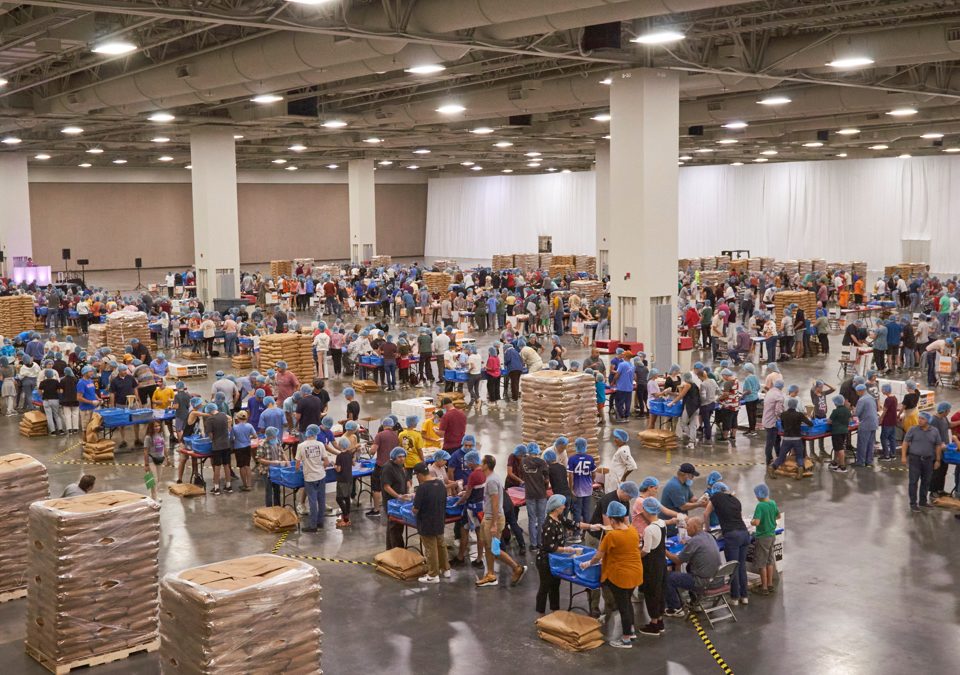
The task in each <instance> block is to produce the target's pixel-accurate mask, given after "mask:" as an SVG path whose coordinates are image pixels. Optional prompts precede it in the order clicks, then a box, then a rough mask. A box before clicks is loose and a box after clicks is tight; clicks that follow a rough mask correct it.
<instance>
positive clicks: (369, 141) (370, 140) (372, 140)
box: [363, 136, 383, 145]
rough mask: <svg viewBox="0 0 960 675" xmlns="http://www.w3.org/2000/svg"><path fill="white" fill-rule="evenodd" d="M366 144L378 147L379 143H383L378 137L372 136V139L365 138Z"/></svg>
mask: <svg viewBox="0 0 960 675" xmlns="http://www.w3.org/2000/svg"><path fill="white" fill-rule="evenodd" d="M363 142H364V143H369V144H370V145H376V144H377V143H383V139H382V138H377V137H376V136H371V137H370V138H364V139H363Z"/></svg>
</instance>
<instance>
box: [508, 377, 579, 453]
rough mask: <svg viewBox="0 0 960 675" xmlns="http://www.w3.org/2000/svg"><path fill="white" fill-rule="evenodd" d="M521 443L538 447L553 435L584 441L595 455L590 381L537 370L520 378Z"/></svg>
mask: <svg viewBox="0 0 960 675" xmlns="http://www.w3.org/2000/svg"><path fill="white" fill-rule="evenodd" d="M520 410H521V415H522V425H521V426H522V435H523V441H524V442H529V441H536V442H537V443H539V444H540V445H541V446H542V447H546V446H547V445H550V444H551V443H553V442H554V441H555V440H556V438H557V436H566V437H567V438H570V439H574V438H577V437H578V436H582V437H583V438H586V439H587V447H588V449H589V452H590V454H592V455H596V454H597V447H598V445H597V404H596V391H595V389H594V381H593V378H591V377H590V376H589V375H585V374H583V373H569V372H563V371H559V370H540V371H537V372H536V373H529V374H527V375H524V376H523V377H521V378H520Z"/></svg>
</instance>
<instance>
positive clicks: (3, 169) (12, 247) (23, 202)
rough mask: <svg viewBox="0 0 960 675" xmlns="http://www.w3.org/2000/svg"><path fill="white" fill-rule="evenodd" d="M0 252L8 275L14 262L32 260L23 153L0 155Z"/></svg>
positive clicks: (28, 184)
mask: <svg viewBox="0 0 960 675" xmlns="http://www.w3.org/2000/svg"><path fill="white" fill-rule="evenodd" d="M0 248H2V249H3V253H4V255H5V256H6V258H7V261H6V262H5V263H4V265H5V267H6V270H7V273H9V272H10V270H12V269H13V259H14V258H17V257H23V258H29V257H32V256H33V237H32V235H31V233H30V183H29V182H28V179H27V156H26V155H24V154H22V153H6V152H5V153H2V154H0ZM45 262H48V263H53V262H55V261H49V260H48V261H45Z"/></svg>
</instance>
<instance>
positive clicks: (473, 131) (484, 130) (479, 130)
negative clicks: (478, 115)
mask: <svg viewBox="0 0 960 675" xmlns="http://www.w3.org/2000/svg"><path fill="white" fill-rule="evenodd" d="M470 133H471V134H477V135H478V136H484V135H486V134H492V133H493V129H492V128H491V127H477V128H476V129H471V130H470Z"/></svg>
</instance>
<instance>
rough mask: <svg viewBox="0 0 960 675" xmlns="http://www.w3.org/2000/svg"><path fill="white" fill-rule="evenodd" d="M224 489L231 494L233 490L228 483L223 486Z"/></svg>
mask: <svg viewBox="0 0 960 675" xmlns="http://www.w3.org/2000/svg"><path fill="white" fill-rule="evenodd" d="M223 491H224V492H226V493H227V494H230V493H231V492H233V488H232V487H230V486H229V485H228V486H226V487H225V488H223Z"/></svg>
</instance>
